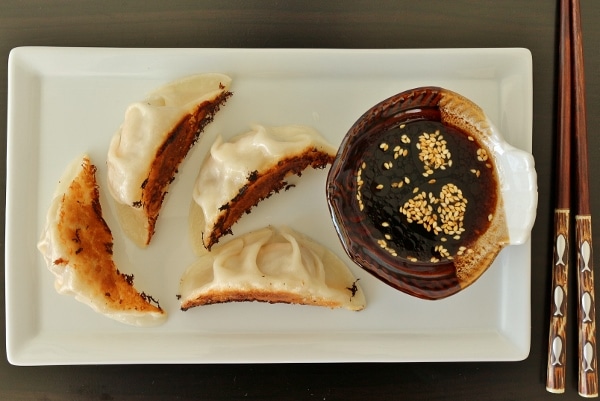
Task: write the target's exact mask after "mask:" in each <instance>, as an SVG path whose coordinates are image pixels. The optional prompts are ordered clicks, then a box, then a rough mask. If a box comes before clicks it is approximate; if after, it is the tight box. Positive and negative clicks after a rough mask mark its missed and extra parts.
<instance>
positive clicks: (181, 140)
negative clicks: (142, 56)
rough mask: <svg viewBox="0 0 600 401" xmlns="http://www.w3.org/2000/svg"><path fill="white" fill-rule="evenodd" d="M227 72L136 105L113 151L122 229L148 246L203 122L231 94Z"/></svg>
mask: <svg viewBox="0 0 600 401" xmlns="http://www.w3.org/2000/svg"><path fill="white" fill-rule="evenodd" d="M230 83H231V79H230V78H229V77H228V76H226V75H223V74H201V75H194V76H191V77H188V78H184V79H181V80H179V81H175V82H172V83H170V84H168V85H166V86H164V87H162V88H159V89H157V90H156V91H154V92H153V93H151V94H150V95H149V96H148V97H147V98H146V99H145V100H143V101H141V102H135V103H133V104H131V105H130V106H129V107H128V108H127V111H126V112H125V120H124V122H123V124H122V125H121V127H120V128H119V130H118V131H117V132H116V134H115V135H114V136H113V138H112V141H111V143H110V147H109V150H108V157H107V165H108V188H109V190H110V193H111V195H112V197H113V198H114V200H115V201H116V204H117V209H118V217H119V222H120V223H121V227H122V228H123V231H124V232H125V233H126V234H127V236H128V237H130V238H131V239H132V240H133V241H134V242H135V243H136V244H137V245H138V246H140V247H145V246H147V245H148V244H149V243H150V240H151V239H152V236H153V235H154V229H155V225H156V220H157V218H158V214H159V211H160V209H161V206H162V203H163V200H164V197H165V195H166V193H167V190H168V187H169V184H170V183H171V182H172V181H173V179H174V178H175V174H176V172H177V168H178V166H179V164H180V163H181V161H182V160H183V159H184V158H185V156H186V155H187V153H188V151H189V150H190V149H191V148H192V146H193V145H194V144H195V143H196V141H197V140H198V137H199V135H200V133H201V132H202V131H203V130H204V127H205V126H206V125H207V124H208V123H210V122H211V121H212V120H213V117H214V115H215V113H217V111H218V110H219V108H220V107H221V106H222V105H223V104H224V103H225V101H226V100H227V99H228V98H229V96H231V92H229V91H228V88H229V85H230Z"/></svg>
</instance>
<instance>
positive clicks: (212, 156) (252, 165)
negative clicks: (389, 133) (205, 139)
mask: <svg viewBox="0 0 600 401" xmlns="http://www.w3.org/2000/svg"><path fill="white" fill-rule="evenodd" d="M336 153H337V149H336V148H335V147H333V146H332V145H331V144H329V143H328V142H327V141H326V140H325V139H324V138H323V137H322V136H321V134H320V133H319V132H318V131H316V130H315V129H313V128H311V127H308V126H304V125H284V126H276V127H265V126H262V125H258V124H255V125H252V129H251V130H250V131H249V132H246V133H244V134H241V135H238V136H236V137H234V138H232V139H231V140H230V141H227V142H224V141H223V140H222V139H221V138H220V137H218V138H217V139H216V141H215V142H214V144H213V145H212V147H211V149H210V153H209V154H208V155H207V156H206V158H205V160H204V162H203V164H202V167H201V168H200V171H199V172H198V177H197V179H196V183H195V185H194V192H193V202H192V208H191V211H190V231H191V238H192V242H193V244H194V248H195V249H199V247H200V246H202V245H203V246H204V247H205V248H206V249H209V250H210V248H211V247H212V246H213V245H214V244H215V243H216V242H217V241H218V240H219V239H220V238H221V237H222V236H223V235H225V234H228V233H230V232H231V226H232V225H233V224H234V223H235V222H237V221H238V219H239V218H241V217H242V216H243V215H244V214H245V213H248V212H249V211H250V209H251V208H252V207H253V206H255V205H257V204H258V203H259V202H260V201H261V200H263V199H265V198H267V197H269V196H270V195H271V194H273V193H275V192H277V191H279V190H281V189H282V188H284V187H285V186H286V184H287V183H286V181H284V179H285V178H286V177H288V176H292V175H300V174H301V173H302V171H304V170H305V169H306V168H307V167H309V166H311V167H313V168H324V167H326V166H327V165H328V164H331V163H332V162H333V160H334V158H335V155H336Z"/></svg>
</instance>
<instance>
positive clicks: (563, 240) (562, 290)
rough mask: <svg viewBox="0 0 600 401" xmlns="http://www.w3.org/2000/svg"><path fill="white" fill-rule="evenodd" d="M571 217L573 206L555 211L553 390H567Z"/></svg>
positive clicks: (550, 349) (550, 381)
mask: <svg viewBox="0 0 600 401" xmlns="http://www.w3.org/2000/svg"><path fill="white" fill-rule="evenodd" d="M569 221H570V212H569V209H556V210H555V211H554V232H555V236H554V258H553V267H552V294H551V295H552V300H551V311H550V313H551V315H550V316H551V317H550V332H549V338H548V374H547V377H546V390H548V391H549V392H551V393H564V391H565V376H566V375H565V373H566V365H567V363H566V342H565V340H566V337H567V332H566V323H567V293H568V285H567V284H568V276H569V253H570V251H569Z"/></svg>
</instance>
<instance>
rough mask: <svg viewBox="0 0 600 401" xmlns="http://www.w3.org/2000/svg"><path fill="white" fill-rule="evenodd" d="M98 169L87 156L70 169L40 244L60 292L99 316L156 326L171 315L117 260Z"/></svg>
mask: <svg viewBox="0 0 600 401" xmlns="http://www.w3.org/2000/svg"><path fill="white" fill-rule="evenodd" d="M95 173H96V167H95V166H94V165H93V164H91V162H90V160H89V158H88V156H87V155H84V156H83V157H82V158H79V159H77V160H75V161H74V162H73V163H72V164H71V165H70V166H69V167H68V168H67V169H66V171H65V173H64V174H63V176H62V178H61V180H60V181H59V184H58V187H57V189H56V192H55V196H54V198H53V200H52V204H51V206H50V209H49V210H48V215H47V219H46V226H45V228H44V231H43V233H42V237H41V239H40V241H39V243H38V249H39V250H40V252H41V253H42V255H43V256H44V259H45V261H46V264H47V265H48V269H49V270H50V271H51V272H52V273H54V275H55V276H56V280H55V282H54V285H55V288H56V291H57V292H59V293H60V294H68V295H73V296H75V298H76V299H77V300H78V301H80V302H83V303H85V304H87V305H89V306H90V307H91V308H92V309H94V310H95V311H96V312H99V313H102V314H104V315H106V316H108V317H110V318H112V319H115V320H118V321H120V322H123V323H127V324H131V325H136V326H153V325H157V324H161V323H163V322H164V321H165V319H166V313H165V312H164V311H163V310H162V309H161V308H160V306H159V305H158V302H156V301H155V300H154V299H153V298H152V297H151V296H149V295H147V294H145V293H139V292H138V291H137V290H136V289H135V288H134V287H133V276H130V275H126V274H122V273H120V272H119V270H118V269H117V267H116V266H115V263H114V262H113V259H112V255H113V236H112V233H111V231H110V228H109V227H108V225H107V224H106V222H105V220H104V218H103V217H102V207H101V206H100V199H99V190H98V186H97V183H96V176H95Z"/></svg>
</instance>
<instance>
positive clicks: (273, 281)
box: [179, 227, 365, 311]
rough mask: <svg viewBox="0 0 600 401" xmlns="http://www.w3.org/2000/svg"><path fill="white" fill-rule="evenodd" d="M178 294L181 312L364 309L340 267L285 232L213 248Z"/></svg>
mask: <svg viewBox="0 0 600 401" xmlns="http://www.w3.org/2000/svg"><path fill="white" fill-rule="evenodd" d="M179 295H180V301H181V309H182V310H187V309H189V308H192V307H194V306H199V305H207V304H214V303H223V302H232V301H262V302H270V303H290V304H303V305H316V306H326V307H330V308H346V309H350V310H355V311H358V310H361V309H363V308H364V307H365V296H364V293H363V291H362V289H361V288H360V286H359V285H358V280H357V279H356V278H355V277H354V276H353V274H352V272H351V271H350V269H349V268H348V267H347V266H346V265H345V264H344V262H342V260H341V259H339V258H338V257H337V256H336V255H335V254H334V253H333V252H331V251H330V250H328V249H327V248H325V247H323V246H322V245H320V244H318V243H316V242H315V241H313V240H312V239H310V238H308V237H306V236H304V235H302V234H300V233H298V232H295V231H293V230H292V229H290V228H287V227H283V228H282V229H280V230H276V229H275V228H273V227H266V228H263V229H261V230H258V231H254V232H250V233H247V234H244V235H242V236H239V237H237V238H234V239H232V240H230V241H229V242H227V243H225V244H222V245H221V244H219V245H216V246H215V247H214V248H213V250H212V251H211V252H208V253H206V254H205V255H204V256H201V257H200V258H199V259H198V260H197V261H196V262H195V263H194V264H192V265H191V266H189V267H188V269H187V270H186V271H185V273H184V274H183V276H182V278H181V283H180V287H179Z"/></svg>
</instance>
